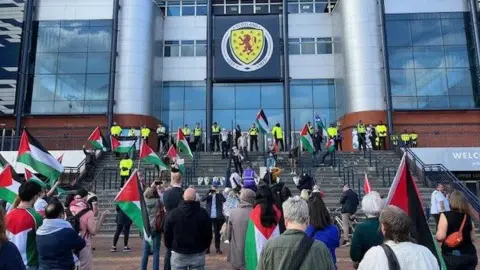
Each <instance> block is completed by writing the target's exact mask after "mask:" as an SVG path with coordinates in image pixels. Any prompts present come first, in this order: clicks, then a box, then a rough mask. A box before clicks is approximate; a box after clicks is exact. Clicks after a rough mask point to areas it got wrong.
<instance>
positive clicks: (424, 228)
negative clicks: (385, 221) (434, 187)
mask: <svg viewBox="0 0 480 270" xmlns="http://www.w3.org/2000/svg"><path fill="white" fill-rule="evenodd" d="M385 203H386V205H395V206H397V207H399V208H401V209H402V210H403V211H405V212H406V213H407V215H408V216H409V217H410V219H411V220H412V228H411V230H412V231H411V232H410V236H411V237H412V238H413V239H415V240H416V243H417V244H419V245H422V246H425V247H427V248H428V249H429V250H430V251H431V252H432V253H433V255H435V257H436V258H437V260H438V263H439V265H440V269H446V267H445V263H444V261H443V257H442V253H441V251H440V249H439V248H438V246H437V244H436V241H435V240H434V239H433V236H432V232H431V231H430V228H429V226H428V223H427V219H426V217H425V212H424V211H423V209H424V208H423V206H422V200H421V198H420V193H419V192H418V188H417V185H416V184H415V181H414V179H413V177H412V175H411V174H410V170H409V168H408V163H407V162H406V153H405V154H404V155H403V158H402V161H401V162H400V166H398V171H397V174H396V175H395V178H394V179H393V183H392V185H391V187H390V190H389V191H388V197H387V200H386V201H385Z"/></svg>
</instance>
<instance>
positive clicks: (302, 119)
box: [291, 109, 313, 130]
mask: <svg viewBox="0 0 480 270" xmlns="http://www.w3.org/2000/svg"><path fill="white" fill-rule="evenodd" d="M291 114H292V120H291V121H292V126H293V127H294V128H295V130H300V129H302V127H303V126H304V125H305V124H306V123H307V122H308V121H310V122H312V121H313V109H292V112H291Z"/></svg>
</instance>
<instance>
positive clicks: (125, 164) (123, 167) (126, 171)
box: [119, 154, 133, 188]
mask: <svg viewBox="0 0 480 270" xmlns="http://www.w3.org/2000/svg"><path fill="white" fill-rule="evenodd" d="M119 167H120V177H121V179H122V182H121V186H120V188H122V187H123V184H125V181H127V180H128V177H129V176H130V171H131V169H132V167H133V160H132V159H131V158H130V156H129V155H128V154H127V155H126V156H125V158H123V159H122V160H120V165H119Z"/></svg>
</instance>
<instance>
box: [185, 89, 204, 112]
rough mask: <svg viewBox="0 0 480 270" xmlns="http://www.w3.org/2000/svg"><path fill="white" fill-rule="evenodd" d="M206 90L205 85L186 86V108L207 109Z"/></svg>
mask: <svg viewBox="0 0 480 270" xmlns="http://www.w3.org/2000/svg"><path fill="white" fill-rule="evenodd" d="M205 109H206V92H205V87H202V86H194V87H185V110H205Z"/></svg>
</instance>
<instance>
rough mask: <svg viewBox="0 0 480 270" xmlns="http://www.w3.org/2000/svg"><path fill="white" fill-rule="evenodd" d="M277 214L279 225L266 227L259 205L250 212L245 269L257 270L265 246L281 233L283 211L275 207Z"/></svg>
mask: <svg viewBox="0 0 480 270" xmlns="http://www.w3.org/2000/svg"><path fill="white" fill-rule="evenodd" d="M274 209H275V212H276V216H277V225H275V226H273V227H270V228H266V227H264V226H263V225H262V223H261V221H260V218H261V216H262V210H261V207H260V206H259V205H257V206H256V207H255V208H253V211H252V212H251V213H250V217H249V219H248V224H247V233H246V235H245V269H246V270H255V269H257V264H258V260H259V258H260V253H261V252H262V249H263V246H264V245H265V243H267V241H268V240H269V239H271V238H273V237H276V236H279V235H280V228H279V226H278V222H279V220H280V217H281V215H282V214H281V212H280V211H279V210H278V209H277V208H276V207H274Z"/></svg>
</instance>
